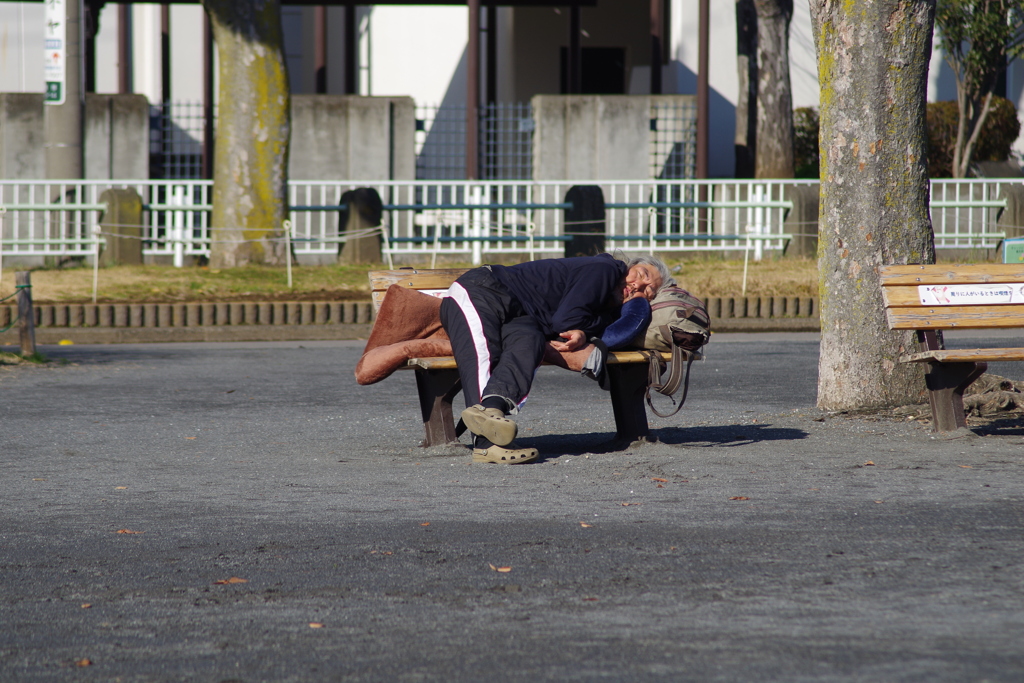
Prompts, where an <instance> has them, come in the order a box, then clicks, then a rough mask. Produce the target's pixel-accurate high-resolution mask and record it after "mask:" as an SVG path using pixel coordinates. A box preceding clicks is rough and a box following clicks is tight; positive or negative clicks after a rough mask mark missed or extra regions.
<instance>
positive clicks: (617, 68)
mask: <svg viewBox="0 0 1024 683" xmlns="http://www.w3.org/2000/svg"><path fill="white" fill-rule="evenodd" d="M582 52H583V58H582V67H581V74H580V76H581V80H582V81H583V88H582V90H581V94H583V95H624V94H626V48H624V47H585V48H583V49H582ZM559 86H560V91H561V93H562V94H563V95H565V94H566V93H568V92H569V48H567V47H563V48H562V68H561V79H560V83H559Z"/></svg>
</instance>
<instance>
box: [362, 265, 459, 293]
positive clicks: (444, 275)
mask: <svg viewBox="0 0 1024 683" xmlns="http://www.w3.org/2000/svg"><path fill="white" fill-rule="evenodd" d="M465 272H466V269H465V268H446V269H442V270H415V269H412V270H373V271H370V274H369V275H370V289H372V290H374V291H387V288H388V287H390V286H391V285H395V284H398V285H402V286H403V287H411V288H412V289H448V286H449V285H451V283H453V282H455V280H456V279H457V278H458V277H459V276H460V275H462V274H463V273H465Z"/></svg>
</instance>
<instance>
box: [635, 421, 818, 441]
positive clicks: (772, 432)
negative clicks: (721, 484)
mask: <svg viewBox="0 0 1024 683" xmlns="http://www.w3.org/2000/svg"><path fill="white" fill-rule="evenodd" d="M655 436H656V437H657V438H658V440H659V441H661V442H662V443H665V444H669V445H671V446H683V445H691V446H696V445H703V446H747V445H749V444H753V443H760V442H762V441H796V440H799V439H806V438H807V436H808V433H807V432H805V431H804V430H802V429H794V428H792V427H773V426H772V425H770V424H731V425H701V426H698V427H665V428H663V429H658V430H656V431H655Z"/></svg>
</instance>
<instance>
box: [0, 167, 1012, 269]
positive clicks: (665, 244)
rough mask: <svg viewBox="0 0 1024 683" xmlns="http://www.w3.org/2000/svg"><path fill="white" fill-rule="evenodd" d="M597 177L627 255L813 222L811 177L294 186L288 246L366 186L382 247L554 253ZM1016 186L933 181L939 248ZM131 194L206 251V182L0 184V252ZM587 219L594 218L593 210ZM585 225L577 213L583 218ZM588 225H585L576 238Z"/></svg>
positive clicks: (51, 240)
mask: <svg viewBox="0 0 1024 683" xmlns="http://www.w3.org/2000/svg"><path fill="white" fill-rule="evenodd" d="M579 184H593V185H599V186H600V187H601V188H602V190H603V193H604V200H605V212H606V213H605V233H604V238H605V246H606V248H607V249H609V250H611V249H623V250H627V251H631V252H634V251H654V252H663V251H724V250H735V249H747V250H749V251H750V252H751V253H752V254H753V256H754V257H755V258H758V257H760V256H761V255H762V254H764V253H770V252H777V251H779V250H782V249H784V248H785V245H786V242H787V241H788V240H789V239H792V238H793V237H794V236H796V235H798V234H816V232H817V224H816V223H814V222H810V223H809V224H807V225H799V224H795V223H793V222H792V221H790V222H789V223H787V222H786V215H787V212H788V211H789V209H790V208H791V204H790V202H789V201H788V200H787V199H786V197H787V196H788V190H789V188H791V187H794V186H796V185H800V184H810V185H814V184H815V182H814V181H773V182H765V181H747V180H708V181H694V180H685V181H680V180H647V181H603V180H602V181H590V183H581V182H578V181H577V182H572V183H570V182H568V181H557V182H556V181H552V182H539V181H538V182H533V181H381V182H357V181H352V182H340V181H339V182H323V181H292V182H291V183H290V185H289V202H290V206H291V214H290V224H291V228H292V229H291V233H290V239H291V240H292V242H293V248H294V251H295V253H296V254H297V255H299V256H302V255H319V256H326V255H331V254H336V253H337V250H338V244H339V242H343V241H344V240H345V239H346V236H345V234H344V228H345V225H344V219H343V218H342V217H341V213H342V207H341V206H340V205H339V202H340V200H341V196H342V195H343V194H344V193H345V192H347V191H349V190H352V189H355V188H357V187H373V188H374V189H376V191H377V192H378V193H379V194H380V196H381V199H382V202H383V205H384V217H383V226H382V227H383V234H384V238H385V253H386V254H387V255H389V256H391V257H407V256H414V255H427V256H430V255H434V256H442V255H443V256H455V257H459V258H461V259H463V260H471V261H473V262H481V261H485V260H487V258H489V257H490V256H491V255H495V254H501V255H505V254H517V255H523V256H528V257H530V258H533V257H538V256H544V255H558V254H561V253H563V252H564V244H565V242H566V241H567V240H568V239H570V238H571V237H572V236H573V235H574V234H576V233H577V232H579V231H580V230H582V228H581V227H580V226H579V225H576V224H574V223H573V222H572V221H567V219H566V213H567V212H566V209H567V208H569V205H568V204H567V203H566V200H565V196H566V192H567V191H568V190H569V188H570V187H571V186H572V185H579ZM1009 184H1019V181H1009V180H959V181H954V180H936V181H933V183H932V220H933V224H934V229H935V234H936V247H938V248H940V249H941V248H984V249H990V248H993V247H996V246H997V245H998V244H999V241H1000V240H1001V239H1003V238H1004V237H1005V235H1004V234H1003V233H1002V232H1001V231H1000V230H998V229H997V218H998V216H999V213H1000V211H1001V210H1002V209H1003V208H1004V207H1005V206H1006V199H1005V193H1004V189H1005V187H1006V186H1007V185H1009ZM114 187H121V188H131V189H134V190H135V191H136V192H138V194H139V195H140V197H141V198H142V202H143V207H144V212H143V223H144V224H145V225H144V237H143V241H144V244H143V253H144V254H146V255H153V256H155V255H163V256H169V257H173V261H174V262H175V263H177V264H181V263H183V262H184V258H185V257H186V256H206V255H209V250H210V225H209V215H210V210H211V208H212V206H211V200H210V192H211V181H208V180H194V181H60V182H58V181H42V180H28V181H10V180H7V181H0V259H2V258H4V257H8V258H10V257H14V256H51V257H58V258H70V257H81V256H88V255H91V254H94V253H96V248H97V240H98V239H99V240H102V239H103V237H104V236H103V235H102V234H97V227H98V224H99V221H100V216H101V213H102V211H103V209H104V208H105V204H104V203H103V202H101V201H100V197H101V195H102V193H103V192H104V191H105V190H106V189H109V188H114ZM591 220H592V219H591ZM585 222H589V221H585ZM587 234H592V233H587Z"/></svg>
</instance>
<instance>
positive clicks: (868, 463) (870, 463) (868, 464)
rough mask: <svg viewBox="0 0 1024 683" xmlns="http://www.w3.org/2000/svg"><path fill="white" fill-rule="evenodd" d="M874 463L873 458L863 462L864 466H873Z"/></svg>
mask: <svg viewBox="0 0 1024 683" xmlns="http://www.w3.org/2000/svg"><path fill="white" fill-rule="evenodd" d="M874 464H875V462H874V461H873V460H868V461H867V462H866V463H864V467H873V466H874Z"/></svg>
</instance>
